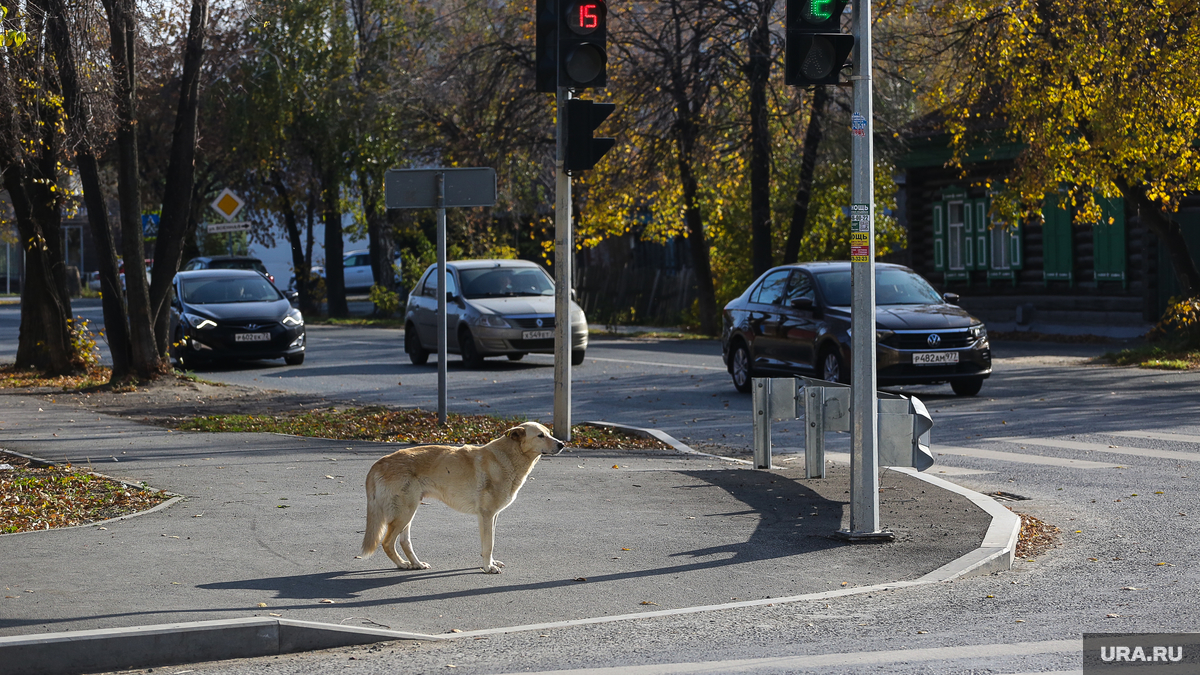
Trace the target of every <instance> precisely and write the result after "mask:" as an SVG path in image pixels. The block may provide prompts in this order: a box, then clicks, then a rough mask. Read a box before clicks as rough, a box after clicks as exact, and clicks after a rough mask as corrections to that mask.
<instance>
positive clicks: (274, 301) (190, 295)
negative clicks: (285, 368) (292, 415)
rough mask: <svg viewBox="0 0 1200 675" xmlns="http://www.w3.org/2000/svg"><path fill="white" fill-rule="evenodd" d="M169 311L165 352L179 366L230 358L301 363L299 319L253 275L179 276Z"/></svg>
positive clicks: (228, 272)
mask: <svg viewBox="0 0 1200 675" xmlns="http://www.w3.org/2000/svg"><path fill="white" fill-rule="evenodd" d="M171 310H172V311H171V325H172V327H173V328H172V332H171V350H172V354H173V355H174V356H175V360H176V362H178V363H179V364H180V365H181V366H184V367H189V368H190V367H193V366H195V365H198V364H199V363H202V362H210V361H218V360H235V359H278V358H282V359H283V360H284V362H285V363H287V364H288V365H289V366H295V365H299V364H301V363H304V317H303V316H301V314H300V310H298V309H296V308H294V307H292V305H291V303H289V302H288V301H287V299H286V298H284V297H283V294H282V293H280V292H279V290H278V289H277V288H275V285H274V284H272V283H271V282H270V281H268V280H267V278H266V277H265V276H263V275H262V274H261V273H259V272H256V271H253V270H236V269H211V270H195V271H189V272H180V273H179V274H176V275H175V297H174V299H173V301H172V303H171Z"/></svg>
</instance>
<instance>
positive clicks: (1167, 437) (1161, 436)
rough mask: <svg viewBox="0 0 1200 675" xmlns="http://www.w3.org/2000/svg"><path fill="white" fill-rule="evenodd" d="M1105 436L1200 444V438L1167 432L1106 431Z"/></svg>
mask: <svg viewBox="0 0 1200 675" xmlns="http://www.w3.org/2000/svg"><path fill="white" fill-rule="evenodd" d="M1100 433H1102V434H1103V435H1105V436H1124V437H1126V438H1153V439H1155V440H1158V441H1177V442H1180V443H1200V436H1189V435H1188V434H1170V433H1167V432H1165V431H1104V432H1100Z"/></svg>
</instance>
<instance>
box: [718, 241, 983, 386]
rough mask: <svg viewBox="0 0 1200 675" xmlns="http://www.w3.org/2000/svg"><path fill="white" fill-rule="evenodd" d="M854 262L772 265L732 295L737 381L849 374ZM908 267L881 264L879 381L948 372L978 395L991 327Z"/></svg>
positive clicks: (728, 331) (927, 379)
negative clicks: (739, 291)
mask: <svg viewBox="0 0 1200 675" xmlns="http://www.w3.org/2000/svg"><path fill="white" fill-rule="evenodd" d="M850 297H851V294H850V263H849V262H820V263H801V264H796V265H784V266H782V267H776V268H774V269H771V270H768V271H767V273H766V274H763V275H762V276H761V277H759V278H758V280H757V281H755V282H754V283H753V284H751V285H750V287H749V288H748V289H746V291H745V292H744V293H742V294H741V296H739V297H737V298H735V299H734V300H732V301H730V303H729V304H727V305H725V315H724V328H723V330H722V333H721V346H722V351H723V352H724V357H725V364H726V365H727V366H728V368H729V373H730V375H732V376H733V384H734V386H735V387H737V389H738V391H741V392H747V391H750V379H751V378H753V377H764V376H770V375H808V376H811V377H817V378H820V379H824V380H829V381H832V382H843V383H846V382H849V381H850V360H851V358H852V354H851V352H850V304H851V299H850ZM955 299H957V296H954V295H953V294H947V295H946V296H945V297H943V296H941V295H938V292H937V291H935V290H934V289H933V287H932V286H930V285H929V283H928V282H926V281H925V280H924V279H922V278H921V277H920V276H918V275H917V274H916V273H915V272H913V271H912V270H910V269H908V268H907V267H901V266H900V265H890V264H885V263H877V264H876V265H875V329H876V330H875V337H876V344H877V348H876V349H877V357H876V359H877V361H876V367H877V368H878V374H877V376H876V377H877V381H878V383H879V384H880V385H895V384H937V383H941V382H949V383H950V386H951V388H953V389H954V393H955V394H958V395H960V396H974V395H975V394H978V393H979V390H980V388H981V387H982V386H983V381H984V380H985V379H986V378H987V377H988V376H989V375H991V373H992V350H991V346H990V345H989V344H988V337H987V327H985V326H984V324H983V322H982V321H980V320H979V319H976V318H975V317H973V316H971V315H970V314H968V313H967V311H966V310H964V309H962V308H961V307H958V306H956V305H954V304H951V302H949V301H953V300H955Z"/></svg>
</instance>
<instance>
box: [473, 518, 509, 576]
mask: <svg viewBox="0 0 1200 675" xmlns="http://www.w3.org/2000/svg"><path fill="white" fill-rule="evenodd" d="M498 515H500V514H498V513H491V514H484V513H481V514H479V548H480V553H479V555H480V556H482V557H483V571H484V572H487V573H488V574H500V568H501V567H504V563H502V562H500V561H499V560H496V559H494V558H492V550H493V549H494V548H495V544H496V516H498Z"/></svg>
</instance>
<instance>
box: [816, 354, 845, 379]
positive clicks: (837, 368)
mask: <svg viewBox="0 0 1200 675" xmlns="http://www.w3.org/2000/svg"><path fill="white" fill-rule="evenodd" d="M849 374H850V373H847V372H846V363H845V362H844V361H842V355H841V354H838V352H837V349H827V350H825V352H824V354H823V355H822V356H821V379H822V380H825V381H826V382H841V383H842V384H845V383H846V377H847V376H848V375H849Z"/></svg>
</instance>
